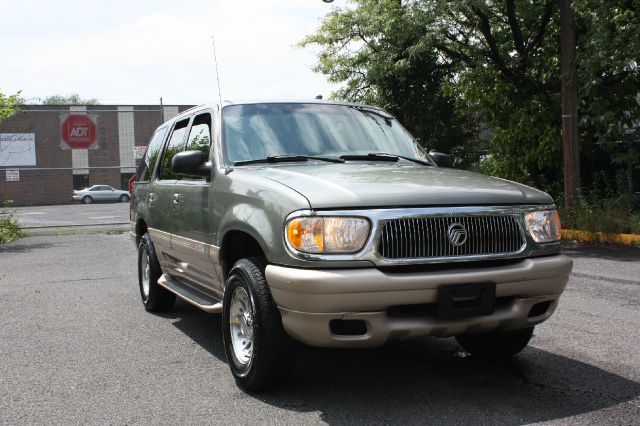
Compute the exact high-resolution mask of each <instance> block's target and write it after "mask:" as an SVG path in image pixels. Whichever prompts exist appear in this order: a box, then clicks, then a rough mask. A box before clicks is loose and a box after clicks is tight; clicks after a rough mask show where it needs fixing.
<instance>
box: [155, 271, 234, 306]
mask: <svg viewBox="0 0 640 426" xmlns="http://www.w3.org/2000/svg"><path fill="white" fill-rule="evenodd" d="M158 285H160V286H162V287H164V288H166V289H167V290H169V291H170V292H171V293H173V294H175V295H176V296H178V297H179V298H181V299H183V300H184V301H186V302H188V303H190V304H192V305H193V306H195V307H197V308H200V309H202V310H203V311H205V312H209V313H212V314H219V313H221V312H222V302H219V301H218V300H216V299H214V298H213V297H211V296H207V295H206V294H203V293H201V292H199V291H197V290H194V289H192V288H191V287H187V286H185V285H184V284H182V283H180V282H178V281H177V280H175V279H173V278H171V277H170V276H168V275H167V274H162V276H161V277H160V278H159V279H158Z"/></svg>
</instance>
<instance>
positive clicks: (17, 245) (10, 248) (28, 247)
mask: <svg viewBox="0 0 640 426" xmlns="http://www.w3.org/2000/svg"><path fill="white" fill-rule="evenodd" d="M54 245H55V244H54V243H33V242H24V240H22V241H21V240H18V241H13V242H10V243H6V244H2V245H0V253H25V252H30V251H34V250H46V249H48V248H51V247H53V246H54Z"/></svg>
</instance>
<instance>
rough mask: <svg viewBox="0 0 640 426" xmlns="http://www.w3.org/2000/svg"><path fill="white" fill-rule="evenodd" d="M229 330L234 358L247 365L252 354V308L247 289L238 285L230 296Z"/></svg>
mask: <svg viewBox="0 0 640 426" xmlns="http://www.w3.org/2000/svg"><path fill="white" fill-rule="evenodd" d="M229 331H230V334H231V346H232V347H233V353H234V355H235V358H236V360H238V362H239V363H240V364H241V365H243V366H244V365H248V364H249V363H250V362H251V356H252V355H253V310H252V306H251V300H250V298H249V295H248V294H247V291H246V290H245V289H244V288H242V287H238V288H236V289H235V291H234V292H233V295H232V296H231V305H230V306H229Z"/></svg>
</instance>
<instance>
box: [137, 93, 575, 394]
mask: <svg viewBox="0 0 640 426" xmlns="http://www.w3.org/2000/svg"><path fill="white" fill-rule="evenodd" d="M446 159H447V158H446V156H442V155H438V154H434V153H428V152H426V151H425V150H424V149H423V148H422V147H421V146H420V145H419V144H418V143H417V142H416V140H415V139H414V138H413V137H412V136H411V135H410V134H409V133H408V132H407V131H406V130H405V129H404V128H403V127H402V126H401V125H400V124H399V123H398V122H397V121H396V120H395V119H394V118H393V117H392V116H391V115H389V114H388V113H386V112H385V111H382V110H380V109H377V108H374V107H369V106H364V105H356V104H347V103H334V102H322V101H317V102H297V103H296V102H248V103H227V104H224V105H223V106H221V107H217V106H211V105H204V106H200V107H196V108H193V109H190V110H188V111H185V112H183V113H182V114H180V115H179V116H177V117H176V118H174V119H172V120H170V121H168V122H166V123H164V124H163V125H162V126H160V127H159V128H158V129H157V130H156V132H155V134H154V135H153V138H152V139H151V141H150V142H149V146H148V149H147V152H146V154H145V156H144V159H143V161H142V163H141V165H140V167H139V170H138V173H137V176H136V182H135V185H134V189H133V193H132V199H131V220H132V222H131V234H132V237H133V238H134V241H135V244H136V247H137V248H138V277H139V285H140V294H141V296H142V302H143V303H144V307H145V308H146V309H147V310H148V311H152V312H163V311H167V310H169V309H171V308H172V306H173V304H174V302H175V299H176V297H179V298H181V299H184V300H185V301H187V302H189V303H191V304H193V305H195V306H197V307H198V308H200V309H202V310H204V311H206V312H215V313H222V316H223V321H222V323H223V330H222V336H223V339H224V346H225V350H226V355H227V359H228V363H229V367H230V368H231V372H232V373H233V375H234V376H235V378H236V381H237V383H238V385H239V386H240V387H242V388H244V389H249V390H261V389H265V388H268V387H271V386H274V385H276V384H278V383H281V382H282V381H284V380H286V379H287V378H288V376H289V375H290V373H291V371H292V368H293V365H294V360H295V349H296V344H297V343H296V342H301V343H304V344H307V345H312V346H321V347H343V348H344V347H353V348H355V347H375V346H380V345H382V344H383V343H385V342H386V341H388V340H390V339H400V340H404V339H412V338H417V337H420V336H441V337H450V336H455V337H456V339H457V341H458V342H459V344H460V345H461V346H462V347H463V348H464V349H465V350H466V351H468V352H469V353H471V354H472V355H473V356H475V357H478V358H495V357H505V356H511V355H513V354H516V353H517V352H519V351H521V350H522V349H523V348H524V347H525V346H526V345H527V343H528V341H529V339H530V338H531V336H532V332H533V328H534V326H535V325H536V324H539V323H541V322H543V321H545V320H546V319H547V318H549V317H550V316H551V314H552V313H553V311H554V310H555V308H556V306H557V304H558V299H559V297H560V294H561V293H562V291H563V290H564V287H565V285H566V283H567V280H568V277H569V274H570V272H571V268H572V263H571V260H570V259H569V258H567V257H566V256H563V255H561V254H560V222H559V219H558V214H557V211H556V208H555V206H554V203H553V200H552V199H551V198H550V197H549V196H548V195H547V194H545V193H543V192H541V191H538V190H536V189H533V188H530V187H527V186H524V185H520V184H517V183H514V182H509V181H506V180H503V179H498V178H494V177H489V176H483V175H479V174H475V173H471V172H467V171H462V170H455V169H453V168H447V167H442V166H438V164H436V161H437V162H438V163H440V164H442V162H443V161H445V160H446Z"/></svg>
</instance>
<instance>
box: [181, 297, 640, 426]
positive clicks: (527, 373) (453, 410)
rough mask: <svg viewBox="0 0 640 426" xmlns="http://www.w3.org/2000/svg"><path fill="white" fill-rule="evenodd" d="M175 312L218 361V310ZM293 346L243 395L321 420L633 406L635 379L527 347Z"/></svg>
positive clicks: (465, 419)
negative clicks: (483, 357)
mask: <svg viewBox="0 0 640 426" xmlns="http://www.w3.org/2000/svg"><path fill="white" fill-rule="evenodd" d="M175 318H176V321H175V322H174V325H175V326H176V327H177V328H178V329H179V330H181V331H182V332H183V333H185V335H187V336H189V337H190V338H191V339H193V341H194V342H196V343H197V344H199V345H201V346H202V347H203V348H204V349H206V350H207V351H208V352H210V353H211V354H212V355H214V356H215V357H216V358H218V359H220V360H222V361H224V362H225V363H226V360H225V355H224V348H223V343H222V331H221V316H220V315H216V314H206V313H204V312H201V311H199V310H197V309H196V308H193V307H191V306H189V305H186V304H183V303H181V304H178V305H177V306H176V312H175ZM532 343H533V344H534V345H535V338H534V340H533V341H532ZM298 355H299V356H298V365H297V367H296V371H295V373H294V376H293V379H292V380H291V382H289V383H288V384H287V386H286V387H285V388H283V389H279V390H276V391H272V392H270V393H263V394H255V395H252V397H254V398H256V399H258V400H260V401H262V402H264V403H267V404H270V405H273V406H276V407H280V408H282V409H286V410H294V411H299V412H316V411H317V412H320V416H321V419H322V420H323V421H326V422H328V423H359V424H368V423H398V424H401V423H425V422H427V423H438V424H460V423H472V424H477V423H500V424H522V423H531V422H541V421H548V420H553V419H560V418H565V417H568V416H574V415H578V414H581V413H588V412H591V411H595V410H600V409H603V408H607V407H612V406H615V405H618V404H623V403H624V404H628V409H629V410H636V411H638V412H640V407H638V403H637V401H633V400H634V399H636V398H638V397H639V396H640V383H637V382H635V381H632V380H628V379H625V378H623V377H620V376H618V375H616V374H612V373H609V372H607V371H605V370H602V369H600V368H598V367H595V366H592V365H589V364H587V363H583V362H580V361H577V360H574V359H571V358H567V357H564V356H561V355H557V354H554V353H551V352H547V351H544V350H541V349H537V348H535V347H531V346H530V347H528V348H527V349H525V351H524V352H522V353H521V354H520V355H519V356H517V357H516V358H514V359H512V360H510V361H507V362H502V363H481V362H478V361H475V360H473V359H472V358H471V357H468V356H465V354H464V353H462V352H461V351H460V350H459V348H458V346H457V344H456V343H455V340H454V339H436V338H424V339H421V340H419V341H415V342H407V343H403V342H393V343H390V344H388V345H385V346H384V347H382V348H378V349H363V350H351V349H349V350H345V349H340V350H338V349H318V348H310V347H301V348H300V349H299V354H298ZM229 374H230V373H229Z"/></svg>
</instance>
